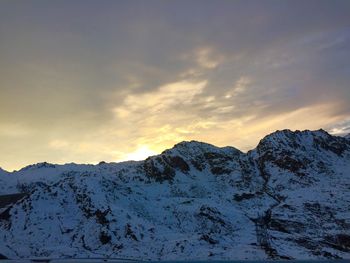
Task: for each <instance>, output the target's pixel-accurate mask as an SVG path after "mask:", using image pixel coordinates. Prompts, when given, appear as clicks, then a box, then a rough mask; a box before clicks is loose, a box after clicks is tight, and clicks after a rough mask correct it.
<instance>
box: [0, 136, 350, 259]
mask: <svg viewBox="0 0 350 263" xmlns="http://www.w3.org/2000/svg"><path fill="white" fill-rule="evenodd" d="M0 182H2V183H3V187H2V188H0V191H1V193H2V194H10V193H18V192H26V193H28V195H27V196H26V197H25V198H22V199H21V200H19V201H17V202H15V203H14V204H12V205H9V206H7V207H5V208H2V210H0V240H1V242H0V254H3V255H5V256H7V257H9V258H28V257H51V258H56V257H123V258H134V259H144V260H147V259H151V260H158V259H162V260H172V259H181V260H184V259H209V258H210V259H220V260H225V259H292V258H295V259H307V258H312V259H317V258H350V212H349V211H350V191H349V189H350V141H349V140H347V139H345V138H342V137H335V136H331V135H329V134H328V133H326V132H325V131H323V130H319V131H302V132H300V131H296V132H291V131H289V130H283V131H277V132H275V133H273V134H270V135H268V136H266V137H265V138H264V139H262V140H261V141H260V143H259V145H258V146H257V148H256V149H254V150H252V151H249V152H248V153H246V154H245V153H242V152H241V151H239V150H237V149H235V148H233V147H224V148H219V147H215V146H213V145H210V144H206V143H201V142H196V141H191V142H181V143H179V144H177V145H175V146H174V147H173V148H172V149H169V150H166V151H164V152H163V153H162V154H160V155H157V156H152V157H149V158H147V159H146V160H145V161H139V162H132V161H131V162H124V163H100V164H99V165H76V164H66V165H52V164H48V163H40V164H36V165H32V166H28V167H25V168H23V169H22V170H20V171H18V172H14V173H7V172H4V171H0Z"/></svg>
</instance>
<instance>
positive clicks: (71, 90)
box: [0, 0, 350, 170]
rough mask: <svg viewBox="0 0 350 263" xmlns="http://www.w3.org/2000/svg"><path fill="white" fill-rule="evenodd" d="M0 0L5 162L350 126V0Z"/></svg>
mask: <svg viewBox="0 0 350 263" xmlns="http://www.w3.org/2000/svg"><path fill="white" fill-rule="evenodd" d="M253 2H255V4H254V5H250V4H247V2H246V1H220V0H219V1H188V2H187V1H144V2H143V1H103V0H102V1H79V0H78V1H73V2H72V1H65V0H63V1H40V0H39V1H30V3H29V2H28V1H2V2H1V3H0V35H1V40H0V77H1V78H0V79H1V85H0V147H1V149H2V150H1V153H0V161H1V162H0V166H1V167H2V168H4V169H7V170H13V169H20V168H21V167H23V166H25V165H28V164H31V163H37V162H42V161H47V162H52V163H66V162H71V161H74V162H77V163H98V162H100V161H106V162H115V161H125V160H129V159H131V160H141V159H145V158H146V157H147V156H149V155H154V154H157V153H160V152H162V151H163V150H165V149H167V148H170V147H172V146H173V145H174V144H176V143H178V142H180V141H183V140H198V141H205V142H208V143H212V144H215V145H217V146H226V145H231V146H234V147H237V148H239V149H241V150H242V151H247V150H249V149H252V148H254V147H255V146H256V144H257V143H258V142H259V140H260V139H261V138H262V137H264V136H265V135H266V134H268V133H271V132H273V131H275V130H277V129H286V128H289V129H293V130H295V129H320V128H324V129H326V130H328V131H330V132H332V133H335V134H339V135H342V134H346V133H349V132H350V107H349V105H350V88H349V81H350V63H349V61H350V60H349V59H350V16H349V11H350V2H349V1H337V0H336V1H297V2H298V4H295V1H263V2H261V1H253Z"/></svg>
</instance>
